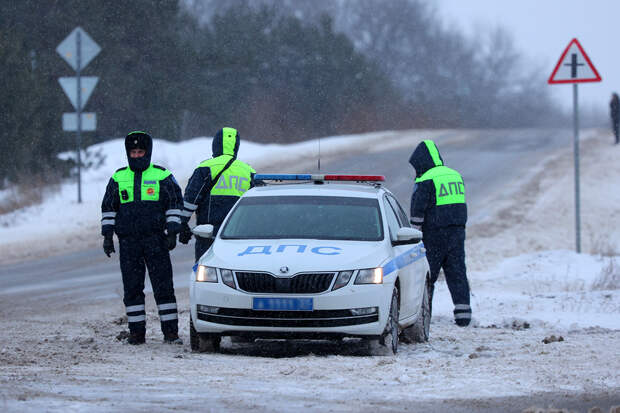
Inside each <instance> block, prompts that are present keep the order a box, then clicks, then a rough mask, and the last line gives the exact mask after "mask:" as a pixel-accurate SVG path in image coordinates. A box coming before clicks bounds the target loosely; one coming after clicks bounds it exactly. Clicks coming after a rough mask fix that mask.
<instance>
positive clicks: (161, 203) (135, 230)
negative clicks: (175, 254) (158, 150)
mask: <svg viewBox="0 0 620 413" xmlns="http://www.w3.org/2000/svg"><path fill="white" fill-rule="evenodd" d="M130 137H131V139H133V137H135V134H134V135H131V134H130V135H128V136H127V138H126V140H125V149H126V151H127V159H128V162H129V166H128V167H125V168H120V169H118V170H117V171H116V172H119V171H121V170H124V169H126V168H129V169H131V170H132V171H133V173H134V182H133V188H134V191H133V192H134V199H133V201H132V202H126V203H121V200H120V194H119V187H118V183H117V182H116V181H115V180H114V179H113V178H110V180H109V181H108V185H107V187H106V192H105V195H104V197H103V201H102V203H101V213H102V220H101V234H102V235H103V236H110V235H112V234H113V233H116V234H117V235H118V236H119V238H122V237H129V236H131V237H140V236H148V235H152V234H163V233H164V230H167V231H168V233H178V232H179V231H180V229H181V213H182V210H183V195H182V193H181V188H180V187H179V184H178V183H177V181H176V179H174V176H173V175H172V174H170V175H168V176H167V177H166V178H164V179H162V180H161V181H159V199H158V200H156V201H149V200H142V199H141V197H142V196H141V187H142V173H143V172H144V170H146V169H148V168H149V167H150V166H151V163H150V160H151V153H152V139H151V137H150V136H149V135H147V134H144V135H143V136H140V138H141V139H142V140H143V142H146V143H147V148H146V155H145V156H143V157H142V158H131V157H130V156H129V150H130V149H129V147H130V146H131V143H130V142H129V141H130ZM153 168H157V169H159V170H161V171H162V172H167V171H166V168H163V167H161V166H158V165H153ZM145 184H146V182H145Z"/></svg>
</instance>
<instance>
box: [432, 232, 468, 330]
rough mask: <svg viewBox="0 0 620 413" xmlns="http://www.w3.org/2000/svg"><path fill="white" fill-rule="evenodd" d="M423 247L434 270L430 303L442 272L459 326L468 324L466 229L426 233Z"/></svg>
mask: <svg viewBox="0 0 620 413" xmlns="http://www.w3.org/2000/svg"><path fill="white" fill-rule="evenodd" d="M424 246H425V247H426V259H427V260H428V265H429V267H430V270H431V303H432V292H433V290H434V286H435V281H437V277H438V276H439V270H440V269H441V268H443V272H444V274H445V276H446V283H447V284H448V289H449V290H450V295H451V296H452V303H454V318H455V320H456V321H457V323H459V324H460V323H465V324H469V321H470V319H471V307H470V305H469V304H470V302H469V282H468V281H467V272H466V269H465V227H462V226H449V227H443V228H436V229H432V230H428V231H425V232H424ZM459 320H461V321H459Z"/></svg>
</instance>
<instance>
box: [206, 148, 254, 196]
mask: <svg viewBox="0 0 620 413" xmlns="http://www.w3.org/2000/svg"><path fill="white" fill-rule="evenodd" d="M230 158H231V157H230V155H220V156H218V157H217V158H212V159H207V160H206V161H202V162H201V163H200V165H198V167H199V168H200V167H208V168H209V169H210V170H211V179H213V178H215V176H216V175H217V174H219V173H220V171H221V170H222V168H224V166H226V164H227V163H228V161H229V160H230ZM253 173H256V171H255V170H254V168H252V167H251V166H250V165H248V164H246V163H245V162H242V161H240V160H238V159H235V161H234V162H233V163H232V164H230V166H229V167H228V168H226V170H225V171H224V172H223V173H222V175H220V177H219V179H218V180H217V182H216V184H215V185H214V186H213V188H212V189H211V195H226V196H241V195H243V194H244V192H246V191H247V190H248V189H250V179H251V177H252V174H253Z"/></svg>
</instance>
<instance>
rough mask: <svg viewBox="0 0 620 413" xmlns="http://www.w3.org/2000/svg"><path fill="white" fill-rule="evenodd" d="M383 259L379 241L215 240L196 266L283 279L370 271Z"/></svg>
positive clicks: (385, 252)
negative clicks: (300, 275) (308, 275)
mask: <svg viewBox="0 0 620 413" xmlns="http://www.w3.org/2000/svg"><path fill="white" fill-rule="evenodd" d="M387 258H389V249H388V248H387V246H386V245H385V243H384V242H383V241H340V240H339V241H330V240H308V239H286V240H280V239H278V240H272V239H270V240H250V241H248V240H223V239H217V240H216V241H215V242H214V244H213V246H212V247H211V248H210V249H209V250H208V251H207V253H206V254H205V255H204V256H203V257H202V258H201V259H200V264H202V265H208V266H212V267H219V268H226V269H232V270H237V271H260V272H270V273H272V274H276V275H282V276H287V275H294V274H297V273H300V272H309V271H312V272H317V271H318V272H324V271H330V272H331V271H344V270H354V269H359V268H373V267H377V266H380V265H382V264H383V263H384V262H385V260H386V259H387Z"/></svg>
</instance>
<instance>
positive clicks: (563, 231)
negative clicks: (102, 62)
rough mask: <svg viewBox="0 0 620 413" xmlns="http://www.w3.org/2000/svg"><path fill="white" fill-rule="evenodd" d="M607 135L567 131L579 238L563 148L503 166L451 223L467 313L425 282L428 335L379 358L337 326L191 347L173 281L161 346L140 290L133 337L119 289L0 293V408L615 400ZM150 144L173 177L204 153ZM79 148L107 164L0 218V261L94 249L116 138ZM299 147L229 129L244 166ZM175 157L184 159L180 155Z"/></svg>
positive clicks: (183, 300)
mask: <svg viewBox="0 0 620 413" xmlns="http://www.w3.org/2000/svg"><path fill="white" fill-rule="evenodd" d="M439 135H440V133H439V132H437V131H434V132H428V131H411V132H405V133H402V132H386V133H375V134H368V135H358V136H349V137H333V138H329V139H323V140H322V141H321V151H322V153H323V154H324V155H327V154H329V153H330V152H331V153H336V152H337V151H338V149H339V148H342V147H347V148H350V147H352V146H354V147H357V148H359V150H360V151H363V150H365V148H367V147H370V146H372V145H373V143H375V142H377V141H378V140H381V141H382V142H385V138H386V136H389V137H390V138H391V139H390V142H392V145H393V147H398V145H402V146H403V147H406V148H407V150H410V149H411V142H412V139H415V141H417V140H419V139H421V138H428V137H430V138H433V137H435V136H439ZM463 137H464V138H466V133H464V135H463ZM611 141H612V138H611V137H610V136H609V134H608V133H602V132H601V133H598V134H594V135H593V136H591V137H590V138H589V139H588V140H587V143H584V144H583V145H582V151H581V191H582V197H581V200H582V204H581V205H582V248H583V251H584V253H582V254H577V253H575V252H574V242H575V241H574V239H575V236H574V212H573V203H574V200H573V196H574V195H573V169H572V167H573V158H572V151H571V148H568V147H567V148H566V149H565V150H562V151H560V152H558V153H554V154H551V155H550V158H549V159H548V160H547V162H546V164H545V167H544V168H542V169H541V170H540V171H539V172H537V173H536V174H535V175H534V176H532V177H524V178H523V179H522V180H518V179H516V180H515V182H511V185H510V190H509V191H507V192H506V193H498V194H494V195H493V197H492V201H494V202H493V203H492V204H490V205H494V207H493V209H490V211H489V213H488V214H487V216H488V218H486V219H484V220H481V221H477V222H476V223H474V224H472V225H470V226H469V227H468V233H467V235H468V240H467V245H466V251H467V264H468V269H469V274H468V275H469V279H470V284H471V288H472V295H473V297H472V307H473V316H474V322H473V325H472V326H470V327H468V328H464V329H462V328H457V327H456V326H454V325H453V323H452V304H451V301H450V298H449V293H448V290H447V287H446V284H445V282H443V281H439V282H438V284H437V288H436V294H435V301H434V314H433V320H432V325H431V340H430V342H429V343H426V344H422V345H402V346H401V347H400V349H399V353H398V354H397V355H396V356H395V357H369V356H368V355H367V349H366V348H364V347H363V346H361V345H360V343H358V342H357V341H354V340H345V341H344V342H342V343H330V342H320V343H316V342H312V343H310V342H296V343H286V342H277V341H276V342H267V341H265V342H260V343H255V344H237V343H235V344H233V343H230V342H229V341H228V340H225V341H224V342H223V354H215V355H211V354H194V353H191V352H190V350H189V337H188V335H189V332H188V317H189V313H188V311H187V306H188V296H187V290H186V289H179V290H178V295H177V299H178V300H179V303H180V308H181V309H182V311H181V314H180V318H181V319H180V326H181V331H180V333H181V336H182V338H183V339H184V340H185V342H186V344H185V345H183V346H175V347H171V346H167V345H164V344H163V343H161V333H160V332H159V326H158V322H157V317H156V315H155V312H154V303H153V300H152V297H151V296H149V297H148V299H147V309H149V310H150V311H149V314H148V331H147V344H146V346H139V347H132V346H129V345H125V344H122V343H121V342H119V341H117V340H116V338H115V337H116V335H117V334H118V333H119V332H120V331H122V330H123V329H124V328H125V327H124V326H122V325H120V324H119V318H120V317H121V316H122V315H123V307H122V303H121V299H120V296H119V297H114V298H102V299H100V300H92V299H85V298H80V297H75V299H71V300H66V299H59V298H58V297H55V296H50V297H46V298H43V299H40V300H39V301H37V302H36V303H33V302H27V303H24V302H17V300H15V299H14V298H13V297H12V296H3V295H2V293H1V292H0V300H1V301H2V304H0V314H1V318H0V329H2V331H3V334H0V408H2V410H4V411H7V410H8V411H81V410H88V411H111V410H121V409H122V410H127V411H146V410H149V411H168V410H181V411H189V410H198V411H222V410H232V411H246V410H252V411H276V410H277V411H293V410H304V411H403V410H409V411H521V410H523V409H525V408H527V407H530V406H531V405H532V404H535V403H534V402H530V401H531V400H546V399H545V394H551V395H554V396H553V397H551V396H549V400H551V401H553V400H555V402H554V403H553V405H554V406H555V407H569V408H570V407H571V404H570V402H569V401H568V400H572V399H571V397H577V398H578V399H579V400H580V401H581V404H579V406H586V408H587V407H592V406H594V405H595V404H596V403H595V401H597V400H601V399H603V400H607V401H609V400H611V401H612V402H613V404H616V405H620V259H619V258H618V256H619V255H620V244H619V242H620V207H619V205H620V191H619V190H618V184H619V182H620V162H619V160H620V147H618V146H612V145H611V144H610V142H611ZM440 147H441V146H440ZM155 148H156V149H155V153H154V158H153V159H154V161H155V162H157V163H160V164H162V165H164V166H167V167H170V169H172V170H173V171H174V172H175V174H176V176H177V178H178V179H179V181H180V182H181V184H182V185H183V184H184V181H185V180H186V179H187V177H188V176H189V174H190V173H191V171H192V169H193V168H194V167H195V165H196V164H197V163H198V162H199V161H201V160H202V159H203V158H204V157H205V156H204V154H205V153H206V154H208V153H209V152H210V140H209V139H207V138H197V139H194V140H192V141H188V142H183V143H181V144H172V143H165V142H156V143H155ZM197 148H201V149H197ZM202 148H206V150H203V149H202ZM91 149H93V148H91ZM94 149H100V150H101V152H102V153H103V154H104V155H106V156H107V158H106V162H109V164H108V165H107V166H105V167H103V168H101V169H100V170H99V171H88V172H87V173H86V174H85V176H84V181H83V182H84V200H85V202H84V203H83V204H82V205H78V204H76V203H72V204H70V205H65V203H66V199H75V185H70V184H67V185H63V186H62V187H61V190H60V193H59V194H57V195H54V196H51V197H50V198H48V199H47V200H46V201H45V202H44V203H43V204H42V205H39V206H35V207H30V208H26V209H24V210H22V211H17V212H15V213H11V214H7V215H4V216H0V247H1V249H2V253H1V255H0V262H2V263H6V262H11V261H14V260H17V259H23V258H24V257H25V256H26V255H25V250H26V248H25V247H26V246H28V247H29V248H28V250H29V251H31V253H32V254H35V255H37V256H40V255H42V254H46V253H47V254H50V253H55V252H58V251H62V250H67V249H78V248H80V247H84V246H88V245H93V246H99V242H100V239H99V238H97V237H93V234H97V233H98V220H99V202H100V199H101V196H102V193H103V190H104V189H105V184H106V182H107V179H108V178H109V174H110V173H111V171H113V170H114V169H115V168H116V167H115V166H113V165H117V164H119V163H120V162H121V161H119V160H122V159H123V157H124V153H123V149H122V143H121V142H120V141H113V142H109V143H105V144H102V145H99V148H94ZM316 149H317V145H316V142H307V143H303V144H298V145H290V146H286V147H285V146H276V145H269V146H262V145H255V144H250V143H248V142H244V143H242V145H241V154H240V158H242V159H244V160H248V161H249V162H250V163H251V164H252V165H253V166H255V167H256V168H257V169H259V168H261V167H263V166H267V165H269V164H270V163H271V162H272V161H273V160H274V159H278V158H279V157H282V156H283V155H284V154H285V155H286V158H287V159H289V160H291V161H294V160H295V159H300V160H301V159H303V158H304V157H308V156H314V155H313V154H314V153H315V152H316ZM188 154H193V155H192V156H193V157H192V158H191V159H192V160H191V161H190V162H182V161H181V159H187V158H186V156H188ZM181 156H183V157H185V158H181ZM61 212H62V213H61ZM55 234H61V235H58V236H56V235H55ZM55 236H56V238H55V242H54V244H55V245H54V247H53V248H51V249H50V248H49V247H43V246H41V247H39V248H37V247H36V246H37V245H42V244H44V243H41V242H36V241H39V240H41V239H49V238H54V237H55ZM93 238H94V241H91V239H93ZM64 297H65V298H66V297H68V295H65V296H64ZM11 300H13V301H11ZM498 398H499V399H502V400H503V399H504V398H506V400H512V399H510V398H515V399H514V400H515V401H513V402H511V403H512V404H507V405H506V406H509V408H508V407H507V408H506V409H497V408H493V406H496V407H497V406H498V404H493V403H495V402H492V400H497V399H498ZM589 400H592V401H591V403H592V404H588V403H589V402H588V401H589ZM551 401H550V402H549V403H552V402H551ZM563 403H568V404H563ZM442 406H443V408H442ZM489 406H490V407H489ZM541 407H548V406H547V405H543V406H541ZM485 409H486V410H485Z"/></svg>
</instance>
